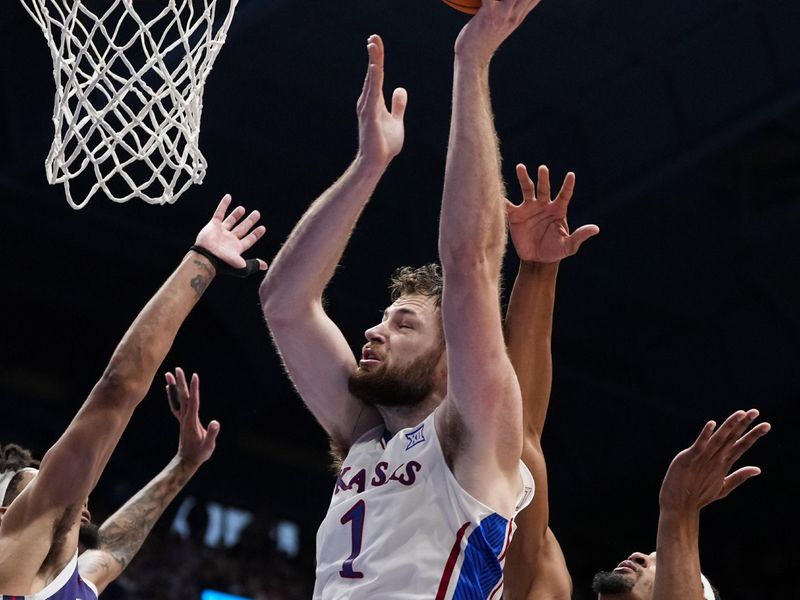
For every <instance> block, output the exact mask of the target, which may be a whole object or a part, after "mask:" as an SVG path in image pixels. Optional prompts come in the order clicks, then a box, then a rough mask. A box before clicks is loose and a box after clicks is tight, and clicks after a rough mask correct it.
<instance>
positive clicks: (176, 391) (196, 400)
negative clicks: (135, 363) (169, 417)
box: [165, 367, 219, 467]
mask: <svg viewBox="0 0 800 600" xmlns="http://www.w3.org/2000/svg"><path fill="white" fill-rule="evenodd" d="M165 378H166V380H167V399H168V400H169V408H170V410H171V411H172V414H173V415H175V418H176V419H178V423H180V427H181V430H180V437H179V439H178V457H179V458H181V460H183V461H185V462H186V463H188V464H190V465H192V466H195V467H199V466H200V465H201V464H203V463H204V462H205V461H207V460H208V459H209V458H211V455H212V454H213V453H214V447H215V446H216V441H217V434H218V433H219V422H218V421H211V422H210V423H209V424H208V429H206V428H205V427H203V424H202V423H201V422H200V414H199V413H200V377H199V376H198V375H197V373H194V374H193V375H192V380H191V384H190V385H187V383H186V376H185V375H184V373H183V369H181V368H180V367H178V368H177V369H175V374H174V375H173V374H172V373H169V372H168V373H166V374H165Z"/></svg>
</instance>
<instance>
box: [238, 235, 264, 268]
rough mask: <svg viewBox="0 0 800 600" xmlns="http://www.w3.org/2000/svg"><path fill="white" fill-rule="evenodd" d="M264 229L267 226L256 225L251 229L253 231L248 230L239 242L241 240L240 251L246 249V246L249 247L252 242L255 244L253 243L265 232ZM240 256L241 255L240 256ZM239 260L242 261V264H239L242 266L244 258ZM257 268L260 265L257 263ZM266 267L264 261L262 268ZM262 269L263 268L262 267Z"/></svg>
mask: <svg viewBox="0 0 800 600" xmlns="http://www.w3.org/2000/svg"><path fill="white" fill-rule="evenodd" d="M266 230H267V228H266V227H264V226H263V225H259V226H258V227H256V228H255V229H253V231H251V232H250V233H248V234H247V235H246V236H244V237H243V238H242V239H241V242H242V252H244V251H245V250H247V249H248V248H250V247H251V246H252V245H253V244H255V243H256V242H257V241H258V240H260V239H261V237H262V236H263V235H264V232H265V231H266ZM240 258H241V257H240ZM241 262H242V264H241V265H240V266H244V259H243V258H242V260H241ZM259 268H260V265H259ZM266 268H267V267H266V263H265V264H264V269H266ZM262 270H263V269H262Z"/></svg>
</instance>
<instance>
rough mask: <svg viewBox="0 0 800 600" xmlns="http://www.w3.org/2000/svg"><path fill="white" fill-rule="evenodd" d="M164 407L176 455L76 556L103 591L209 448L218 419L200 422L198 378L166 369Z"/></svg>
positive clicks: (83, 572) (86, 574)
mask: <svg viewBox="0 0 800 600" xmlns="http://www.w3.org/2000/svg"><path fill="white" fill-rule="evenodd" d="M166 379H167V399H168V400H169V407H170V410H171V411H172V414H173V415H175V418H176V419H178V423H179V424H180V434H179V437H178V453H177V454H176V455H175V457H174V458H173V459H172V460H171V461H170V462H169V464H168V465H167V466H166V467H164V470H163V471H161V472H160V473H159V474H158V475H156V476H155V477H154V478H153V480H152V481H150V483H148V484H147V485H146V486H145V487H143V488H142V489H141V490H140V491H139V492H138V493H137V494H136V495H135V496H133V497H132V498H131V499H130V500H128V501H127V502H126V503H125V504H123V505H122V507H121V508H120V509H119V510H118V511H117V512H115V513H114V514H113V515H111V516H110V517H109V518H108V519H106V520H105V522H104V523H103V524H102V525H101V526H100V531H99V535H98V545H97V549H94V550H87V551H86V552H84V553H83V554H81V555H80V557H79V559H78V569H79V571H80V574H81V577H83V578H84V579H86V580H88V581H91V582H92V583H93V584H94V585H95V587H96V588H97V591H98V593H102V592H103V590H104V589H106V587H108V584H110V583H111V582H112V581H114V580H115V579H116V578H117V577H119V576H120V575H121V574H122V572H123V571H124V570H125V568H126V567H127V566H128V565H129V564H130V562H131V560H132V559H133V557H134V556H136V553H137V552H139V549H140V548H141V547H142V544H143V543H144V541H145V539H146V538H147V536H148V535H149V534H150V531H151V530H152V529H153V525H155V524H156V521H158V519H159V517H161V515H162V514H163V513H164V510H165V509H166V508H167V506H169V504H170V502H172V501H173V500H174V499H175V496H177V495H178V492H180V491H181V490H182V489H183V488H184V486H185V485H186V484H187V483H188V482H189V480H190V479H191V478H192V476H193V475H194V474H195V473H196V472H197V470H198V469H199V468H200V465H202V464H203V463H204V462H206V461H207V460H208V459H209V458H211V455H212V454H213V452H214V446H215V444H216V439H217V434H218V433H219V423H218V422H217V421H211V422H210V423H209V424H208V429H206V428H205V427H203V424H202V422H201V421H200V414H199V411H200V378H199V376H198V375H197V374H194V375H192V378H191V382H190V383H187V381H186V376H185V375H184V373H183V370H182V369H180V368H178V369H175V374H174V375H173V374H172V373H167V374H166Z"/></svg>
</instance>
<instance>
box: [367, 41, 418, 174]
mask: <svg viewBox="0 0 800 600" xmlns="http://www.w3.org/2000/svg"><path fill="white" fill-rule="evenodd" d="M367 52H368V53H369V66H368V67H367V76H366V78H365V79H364V87H363V89H362V90H361V95H360V96H359V98H358V103H357V105H356V108H357V112H358V141H359V155H361V156H362V157H364V158H366V159H367V160H374V161H376V162H377V163H378V164H382V165H388V164H389V162H390V161H391V160H392V159H393V158H394V157H395V156H397V155H398V154H399V153H400V150H401V149H402V148H403V141H404V139H405V128H404V125H403V115H404V114H405V112H406V104H407V103H408V94H407V92H406V90H405V89H403V88H397V89H396V90H394V93H393V94H392V111H391V112H389V110H388V109H387V108H386V100H385V98H384V96H383V57H384V48H383V40H382V39H381V37H380V36H379V35H371V36H370V37H369V39H368V40H367Z"/></svg>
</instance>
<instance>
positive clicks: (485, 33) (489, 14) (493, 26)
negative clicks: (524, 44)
mask: <svg viewBox="0 0 800 600" xmlns="http://www.w3.org/2000/svg"><path fill="white" fill-rule="evenodd" d="M539 2H540V0H483V3H482V4H481V8H480V10H478V12H477V13H476V14H475V16H474V17H472V18H471V19H470V20H469V21H468V22H467V24H466V25H464V27H463V29H461V33H459V34H458V38H457V39H456V56H457V57H458V58H459V59H460V60H465V61H467V62H470V63H474V64H476V65H483V64H488V63H489V60H490V59H491V58H492V54H494V52H495V50H497V49H498V48H499V47H500V44H502V43H503V41H504V40H505V39H506V38H507V37H508V36H509V35H511V33H512V32H513V31H514V30H515V29H516V28H517V27H519V24H520V23H522V21H524V20H525V17H527V16H528V13H529V12H531V11H532V10H533V9H534V8H535V7H536V5H537V4H539Z"/></svg>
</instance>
